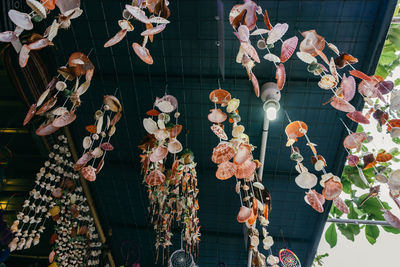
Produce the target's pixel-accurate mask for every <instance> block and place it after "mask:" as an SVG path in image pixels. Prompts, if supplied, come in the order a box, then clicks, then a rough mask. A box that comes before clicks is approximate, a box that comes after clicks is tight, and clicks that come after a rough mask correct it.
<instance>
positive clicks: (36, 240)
mask: <svg viewBox="0 0 400 267" xmlns="http://www.w3.org/2000/svg"><path fill="white" fill-rule="evenodd" d="M39 240H40V235H39V234H36V236H35V237H34V238H33V245H34V246H36V245H37V244H39Z"/></svg>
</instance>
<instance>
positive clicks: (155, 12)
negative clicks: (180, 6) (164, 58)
mask: <svg viewBox="0 0 400 267" xmlns="http://www.w3.org/2000/svg"><path fill="white" fill-rule="evenodd" d="M168 5H169V2H168V1H167V0H155V1H149V0H147V1H146V0H144V1H143V0H132V4H131V5H125V9H124V11H123V12H122V17H123V18H124V19H123V20H119V21H118V25H119V26H120V28H121V30H120V31H119V32H118V33H117V34H116V35H115V36H113V37H112V38H111V39H110V40H108V41H107V42H106V43H105V44H104V47H111V46H113V45H116V44H117V43H119V42H120V41H121V40H122V39H123V38H124V37H125V36H126V34H127V32H131V31H133V30H134V27H133V25H132V24H131V22H130V20H132V19H135V20H137V21H139V22H141V23H143V24H145V25H146V30H145V31H143V32H142V33H141V34H140V35H141V36H143V43H142V45H140V44H138V43H133V44H132V48H133V50H134V51H135V53H136V55H137V56H138V57H139V58H140V59H141V60H142V61H143V62H145V63H146V64H149V65H151V64H153V58H152V57H151V55H150V52H149V50H148V49H147V48H146V44H147V41H148V40H150V42H153V39H154V35H156V34H158V33H161V32H162V31H163V30H164V29H165V28H166V25H167V24H168V23H170V22H169V20H167V19H168V17H169V16H170V11H169V8H168ZM146 10H147V11H148V12H149V13H150V16H149V17H148V16H147V15H146V12H145V11H146ZM153 24H155V26H154V25H153Z"/></svg>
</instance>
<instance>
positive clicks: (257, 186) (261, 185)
mask: <svg viewBox="0 0 400 267" xmlns="http://www.w3.org/2000/svg"><path fill="white" fill-rule="evenodd" d="M253 186H254V187H255V188H258V189H260V190H264V185H263V184H262V183H260V182H254V183H253Z"/></svg>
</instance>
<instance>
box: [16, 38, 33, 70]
mask: <svg viewBox="0 0 400 267" xmlns="http://www.w3.org/2000/svg"><path fill="white" fill-rule="evenodd" d="M30 51H31V50H30V49H29V48H28V46H27V45H26V44H25V45H23V46H22V47H21V50H20V51H19V56H18V63H19V66H20V67H21V68H24V67H25V66H26V64H28V59H29V52H30Z"/></svg>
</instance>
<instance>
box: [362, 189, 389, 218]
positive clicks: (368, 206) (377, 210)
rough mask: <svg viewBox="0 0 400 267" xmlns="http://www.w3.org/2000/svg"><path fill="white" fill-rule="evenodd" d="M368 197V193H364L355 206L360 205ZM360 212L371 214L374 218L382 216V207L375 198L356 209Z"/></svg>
mask: <svg viewBox="0 0 400 267" xmlns="http://www.w3.org/2000/svg"><path fill="white" fill-rule="evenodd" d="M367 195H368V193H365V194H364V195H362V196H360V197H359V199H358V200H359V201H358V202H357V205H360V202H361V201H362V200H363V199H364V198H365V197H366V196H367ZM358 208H359V209H360V210H362V211H364V212H365V213H368V214H372V215H375V216H382V214H383V212H382V211H381V209H382V206H381V205H380V203H379V201H378V199H377V198H376V197H373V198H370V199H368V200H367V201H366V202H365V203H364V205H362V206H361V207H358Z"/></svg>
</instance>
